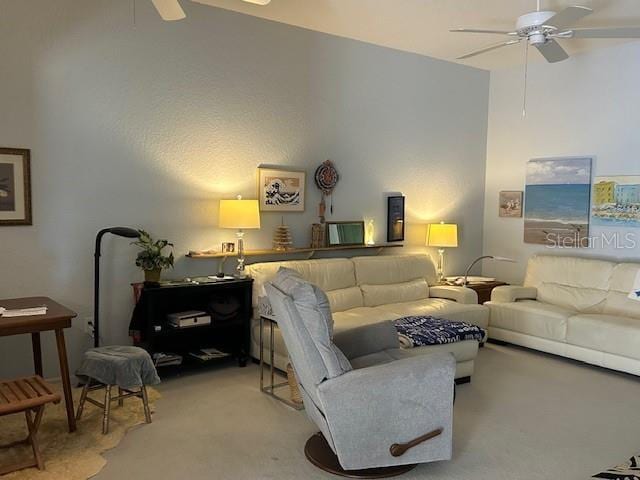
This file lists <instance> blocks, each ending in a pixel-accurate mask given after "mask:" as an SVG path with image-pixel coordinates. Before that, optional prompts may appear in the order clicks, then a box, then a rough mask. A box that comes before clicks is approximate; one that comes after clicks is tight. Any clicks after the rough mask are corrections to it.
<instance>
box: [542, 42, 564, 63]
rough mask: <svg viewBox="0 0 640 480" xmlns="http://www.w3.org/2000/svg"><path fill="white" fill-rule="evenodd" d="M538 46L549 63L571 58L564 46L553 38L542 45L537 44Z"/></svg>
mask: <svg viewBox="0 0 640 480" xmlns="http://www.w3.org/2000/svg"><path fill="white" fill-rule="evenodd" d="M536 48H537V49H538V51H539V52H540V53H541V54H542V56H543V57H544V58H546V59H547V62H549V63H556V62H561V61H562V60H566V59H567V58H569V54H568V53H567V52H565V50H564V48H562V47H561V46H560V44H559V43H558V42H556V41H555V40H553V39H549V40H547V41H546V43H543V44H541V45H536Z"/></svg>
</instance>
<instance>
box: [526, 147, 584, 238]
mask: <svg viewBox="0 0 640 480" xmlns="http://www.w3.org/2000/svg"><path fill="white" fill-rule="evenodd" d="M590 205H591V158H589V157H568V158H542V159H536V160H530V161H529V163H527V185H526V191H525V201H524V210H525V213H524V241H525V243H535V244H539V245H547V246H552V247H565V248H579V247H587V246H588V244H589V209H590Z"/></svg>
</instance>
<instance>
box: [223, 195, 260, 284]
mask: <svg viewBox="0 0 640 480" xmlns="http://www.w3.org/2000/svg"><path fill="white" fill-rule="evenodd" d="M218 226H219V227H220V228H233V229H237V232H236V236H237V237H238V266H237V267H236V270H237V271H238V273H237V276H238V278H246V276H247V274H246V273H245V271H244V230H245V229H250V228H260V208H259V205H258V200H243V199H242V196H241V195H238V198H237V199H236V200H220V218H219V221H218Z"/></svg>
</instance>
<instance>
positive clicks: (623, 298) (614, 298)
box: [604, 263, 640, 320]
mask: <svg viewBox="0 0 640 480" xmlns="http://www.w3.org/2000/svg"><path fill="white" fill-rule="evenodd" d="M639 271H640V263H619V264H618V265H616V267H615V268H614V269H613V273H612V275H611V282H610V288H609V292H608V293H607V298H606V301H605V304H604V313H605V314H608V315H621V316H623V317H630V318H637V319H638V320H640V303H638V302H637V301H636V300H631V299H630V298H629V293H630V292H631V290H632V289H633V286H634V285H633V284H634V281H635V278H636V276H637V275H638V272H639Z"/></svg>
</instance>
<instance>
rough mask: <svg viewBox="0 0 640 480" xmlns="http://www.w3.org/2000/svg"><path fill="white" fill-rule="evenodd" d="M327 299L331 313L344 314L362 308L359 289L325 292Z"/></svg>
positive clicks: (350, 288)
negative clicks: (346, 311)
mask: <svg viewBox="0 0 640 480" xmlns="http://www.w3.org/2000/svg"><path fill="white" fill-rule="evenodd" d="M325 293H326V294H327V297H328V298H329V305H331V311H332V312H335V313H337V312H344V311H345V310H351V309H352V308H357V307H362V306H363V305H364V304H363V298H362V291H361V290H360V288H359V287H349V288H339V289H337V290H331V291H329V292H325Z"/></svg>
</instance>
